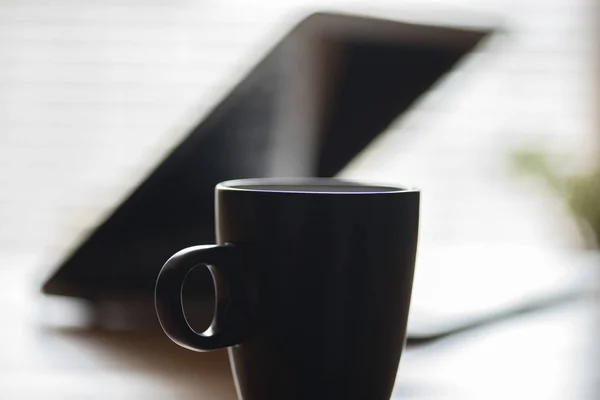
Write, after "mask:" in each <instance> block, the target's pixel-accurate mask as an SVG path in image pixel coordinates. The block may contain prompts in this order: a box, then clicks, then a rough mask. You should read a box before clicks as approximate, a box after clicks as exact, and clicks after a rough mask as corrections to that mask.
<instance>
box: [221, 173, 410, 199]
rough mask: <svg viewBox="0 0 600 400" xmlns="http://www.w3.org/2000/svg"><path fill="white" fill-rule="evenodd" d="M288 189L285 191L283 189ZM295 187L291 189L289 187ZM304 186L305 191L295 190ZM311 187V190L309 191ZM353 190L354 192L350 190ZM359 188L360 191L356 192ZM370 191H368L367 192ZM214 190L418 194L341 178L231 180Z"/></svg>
mask: <svg viewBox="0 0 600 400" xmlns="http://www.w3.org/2000/svg"><path fill="white" fill-rule="evenodd" d="M271 185H272V186H279V187H283V188H273V189H268V188H265V186H271ZM286 186H289V187H290V189H288V190H286V189H285V187H286ZM292 186H294V187H296V188H295V189H291V187H292ZM299 186H300V187H301V186H305V187H306V189H297V187H299ZM319 186H324V187H325V186H338V187H341V188H343V187H348V188H349V189H348V190H315V189H314V188H315V187H319ZM311 187H312V188H313V189H311ZM352 188H354V189H355V190H352ZM357 188H360V189H362V190H356V189H357ZM365 189H367V190H365ZM369 189H370V190H369ZM216 190H225V191H234V192H246V193H273V194H277V193H290V194H299V195H301V194H305V195H306V194H310V195H318V194H320V195H371V196H372V195H389V194H399V193H411V192H419V190H418V189H416V188H413V187H408V186H394V185H387V184H381V185H380V184H376V183H369V182H365V181H361V180H354V179H343V178H310V177H287V178H286V177H268V178H245V179H232V180H227V181H223V182H220V183H218V184H217V186H216Z"/></svg>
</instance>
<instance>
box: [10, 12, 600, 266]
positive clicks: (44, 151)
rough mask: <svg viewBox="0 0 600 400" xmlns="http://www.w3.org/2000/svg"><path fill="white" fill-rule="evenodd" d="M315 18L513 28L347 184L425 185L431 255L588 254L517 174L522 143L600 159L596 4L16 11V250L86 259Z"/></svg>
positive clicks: (353, 169)
mask: <svg viewBox="0 0 600 400" xmlns="http://www.w3.org/2000/svg"><path fill="white" fill-rule="evenodd" d="M315 8H316V9H332V10H356V11H360V12H362V11H364V12H367V13H370V14H372V15H383V16H388V17H393V18H399V19H403V18H408V19H409V20H411V19H416V20H420V21H428V20H432V21H436V18H438V17H439V16H447V15H450V16H452V15H455V16H458V17H459V18H463V19H464V18H466V19H465V21H467V22H470V23H477V22H479V21H476V20H472V19H471V20H469V15H477V14H473V13H474V12H475V13H476V12H481V13H484V14H490V15H492V16H495V17H498V18H499V21H500V22H501V25H502V29H503V30H504V31H505V33H502V34H500V35H498V36H497V37H496V38H495V39H494V40H492V42H491V43H488V44H487V45H485V46H483V47H481V48H480V50H479V52H478V53H477V54H475V55H474V56H473V57H472V58H470V59H469V60H468V62H466V63H465V65H463V66H462V67H461V68H459V70H458V71H457V72H456V73H455V74H453V75H452V76H451V77H450V79H448V80H446V81H444V82H443V83H442V84H441V85H439V86H438V87H437V89H436V90H434V91H432V92H431V93H430V94H429V95H428V96H427V97H426V98H424V99H422V101H421V104H420V105H419V106H418V107H417V108H416V109H415V110H414V112H412V113H409V114H407V115H404V116H403V117H402V118H400V119H399V120H398V121H397V122H396V123H395V124H394V125H393V126H392V128H391V129H390V130H389V132H387V133H386V134H385V135H384V136H382V137H381V139H380V140H378V141H377V143H374V144H373V146H372V147H371V148H370V149H369V151H367V152H366V153H365V154H364V156H362V157H360V158H359V159H358V160H357V161H356V162H355V163H354V165H352V166H350V167H349V168H348V170H347V171H346V172H345V175H347V176H353V177H365V178H369V179H371V180H378V181H392V182H396V181H398V182H405V183H410V184H414V185H417V186H419V187H420V188H422V189H423V193H424V195H423V208H424V213H423V219H422V221H423V222H422V241H421V243H422V244H423V245H424V246H426V245H429V244H453V243H464V242H465V241H468V242H469V243H479V242H485V243H490V242H492V243H495V242H502V243H506V242H514V243H519V244H523V245H528V244H533V245H537V244H543V245H557V246H572V245H574V244H577V242H578V238H577V235H575V234H574V232H575V231H574V229H573V227H572V224H570V222H569V220H568V219H567V218H566V217H565V216H566V213H565V211H564V210H563V209H562V206H561V205H560V204H559V203H558V202H557V201H555V200H553V199H552V198H551V197H548V196H545V193H544V189H543V188H541V187H539V185H538V187H537V188H536V186H535V185H533V184H532V183H531V182H525V181H522V180H516V179H515V177H514V176H511V174H510V173H509V172H508V169H509V168H508V166H507V161H506V160H507V152H508V151H509V150H510V149H511V148H513V147H515V146H517V145H519V144H521V143H527V142H530V141H531V142H537V141H541V142H543V143H545V144H547V145H549V146H550V147H551V149H553V150H554V151H555V152H556V153H557V154H565V155H570V154H571V155H572V154H576V155H577V159H578V160H583V161H585V160H586V159H589V158H590V157H592V156H593V153H592V151H595V150H596V148H595V139H596V138H597V137H598V135H597V128H596V122H597V112H596V110H597V102H596V98H595V90H596V87H597V75H595V72H596V71H597V69H596V66H597V63H596V61H597V55H596V49H597V48H598V41H597V39H596V38H597V35H595V33H596V31H595V29H596V28H595V26H596V25H595V22H596V21H595V20H594V18H595V16H596V15H597V13H596V11H597V5H596V2H594V1H593V0H552V1H548V0H521V1H493V0H480V1H467V0H462V1H461V0H443V1H442V0H440V1H428V2H419V3H418V4H417V3H407V2H401V1H400V2H399V1H394V2H383V1H373V2H369V3H368V5H367V4H366V3H363V2H355V3H353V2H350V3H349V2H343V3H342V2H332V1H318V2H311V1H296V2H275V1H254V2H243V1H237V2H235V1H218V2H217V1H201V2H198V1H184V0H177V1H165V0H136V1H127V0H125V1H112V0H109V1H104V2H100V3H90V2H78V1H75V0H52V1H41V0H12V1H11V0H5V1H3V3H2V7H1V8H0V188H1V190H0V250H1V251H2V253H3V254H5V255H15V256H16V255H23V254H28V256H30V257H40V262H41V258H42V257H45V254H55V255H56V254H60V253H61V252H62V251H64V249H65V248H66V247H69V246H72V245H73V240H74V239H75V238H77V237H78V236H79V235H81V234H82V233H84V232H85V231H86V230H88V229H90V228H91V227H93V226H94V223H95V222H96V221H98V220H99V218H100V217H101V215H102V214H103V213H105V212H107V210H108V209H110V208H111V207H113V206H114V205H115V201H116V200H117V199H119V198H121V197H122V196H124V195H125V194H126V193H127V191H128V190H130V189H131V187H132V185H134V184H135V183H136V181H137V180H138V179H139V178H140V177H142V176H143V175H144V174H145V173H146V172H147V171H148V170H149V169H150V168H152V166H153V165H154V163H155V162H156V161H157V160H158V158H159V157H160V155H162V154H164V153H165V152H166V151H167V150H168V148H169V147H170V146H173V145H175V144H176V142H177V140H178V139H180V138H181V137H182V135H184V134H185V133H186V128H187V127H188V126H190V124H193V123H195V122H196V121H197V120H198V119H199V118H200V116H201V115H203V113H204V112H205V111H206V110H207V108H208V107H210V106H211V105H212V104H213V103H214V101H215V100H216V99H217V98H218V96H220V95H221V94H222V93H223V91H224V90H225V89H226V88H227V87H228V86H229V85H231V84H233V83H234V82H235V79H236V77H238V76H239V75H240V74H241V73H243V72H244V71H245V70H246V69H247V68H249V67H250V66H251V65H252V63H253V62H254V61H255V60H256V59H257V58H259V57H260V55H261V54H262V53H263V52H264V51H265V49H266V46H269V45H270V44H272V43H273V42H274V41H276V40H277V38H278V37H280V36H281V35H283V33H284V32H283V30H284V29H287V28H288V27H289V26H290V24H291V23H292V22H293V21H295V20H297V19H298V18H299V16H300V14H299V13H300V12H305V11H309V10H312V9H315ZM463 12H464V13H466V14H464V15H463V14H461V13H463ZM465 15H466V17H465ZM472 18H473V17H472ZM474 18H477V17H474ZM442 20H443V19H442Z"/></svg>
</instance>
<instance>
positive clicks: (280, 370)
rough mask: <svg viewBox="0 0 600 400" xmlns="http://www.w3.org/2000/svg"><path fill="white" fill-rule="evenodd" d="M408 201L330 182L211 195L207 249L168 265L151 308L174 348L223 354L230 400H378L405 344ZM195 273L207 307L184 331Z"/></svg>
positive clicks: (412, 210) (413, 233) (288, 182)
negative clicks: (199, 321) (204, 284)
mask: <svg viewBox="0 0 600 400" xmlns="http://www.w3.org/2000/svg"><path fill="white" fill-rule="evenodd" d="M419 197H420V194H419V192H418V191H417V190H413V189H402V188H395V187H387V186H374V185H363V184H360V183H356V182H351V181H343V180H336V179H271V178H267V179H249V180H237V181H229V182H224V183H221V184H219V185H217V188H216V221H217V224H216V225H217V244H213V245H202V246H194V247H190V248H187V249H184V250H182V251H180V252H178V253H177V254H175V255H174V256H173V257H171V258H170V259H169V260H168V261H167V263H166V264H165V266H164V267H163V269H162V270H161V273H160V275H159V278H158V280H157V286H156V307H157V313H158V316H159V320H160V322H161V325H162V327H163V329H164V330H165V332H166V333H167V335H169V337H170V338H171V339H173V340H174V341H175V342H176V343H178V344H180V345H182V346H185V347H188V348H190V349H193V350H198V351H206V350H212V349H215V348H220V347H229V355H230V360H231V364H232V370H233V373H234V378H235V383H236V387H237V390H238V396H239V398H240V399H245V400H268V399H277V400H279V399H370V400H384V399H385V400H387V399H389V397H390V395H391V392H392V389H393V386H394V381H395V377H396V371H397V368H398V363H399V360H400V355H401V352H402V349H403V346H404V344H405V340H406V323H407V319H408V310H409V305H410V295H411V290H412V281H413V273H414V262H415V254H416V247H417V236H418V220H419ZM198 265H206V266H207V267H208V268H209V270H210V271H211V273H212V275H213V279H214V282H215V285H216V290H217V296H216V298H217V305H216V310H215V316H214V320H213V323H212V325H211V328H209V330H208V331H207V332H204V333H198V332H195V331H193V330H192V329H191V328H190V326H189V324H188V323H187V320H186V318H185V312H184V311H183V309H182V303H181V285H182V283H183V281H184V280H185V276H186V275H187V273H188V272H189V271H190V270H191V269H193V268H194V267H196V266H198Z"/></svg>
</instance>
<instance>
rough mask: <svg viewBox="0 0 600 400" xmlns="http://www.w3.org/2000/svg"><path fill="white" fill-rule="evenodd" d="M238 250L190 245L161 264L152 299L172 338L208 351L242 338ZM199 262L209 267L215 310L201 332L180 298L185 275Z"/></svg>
mask: <svg viewBox="0 0 600 400" xmlns="http://www.w3.org/2000/svg"><path fill="white" fill-rule="evenodd" d="M238 253H239V251H238V249H237V248H236V247H235V246H233V245H230V244H225V245H203V246H193V247H188V248H186V249H183V250H180V251H178V252H177V253H175V254H174V255H173V256H172V257H171V258H169V259H168V260H167V262H166V263H165V265H163V267H162V269H161V271H160V273H159V274H158V278H157V280H156V288H155V291H154V303H155V306H156V314H157V316H158V320H159V322H160V325H161V327H162V329H163V330H164V331H165V333H166V334H167V336H168V337H169V338H170V339H171V340H172V341H174V342H175V343H177V344H178V345H180V346H182V347H185V348H187V349H190V350H194V351H211V350H216V349H220V348H223V347H227V346H233V345H235V344H238V343H240V342H241V341H243V340H244V338H245V337H246V334H247V328H248V322H247V319H248V316H249V315H248V312H247V310H245V309H244V307H245V306H246V301H245V299H244V282H243V280H244V279H243V278H244V277H243V276H242V271H243V268H240V266H241V265H240V262H239V261H240V257H239V254H238ZM201 265H204V266H206V267H207V268H208V270H209V271H210V273H211V275H212V278H213V283H214V285H215V313H214V316H213V320H212V322H211V324H210V326H209V328H208V329H207V330H206V331H204V332H202V333H200V332H196V331H195V330H194V329H193V328H192V327H191V326H190V324H189V322H188V320H187V318H186V316H185V311H184V309H183V298H182V294H183V293H182V292H183V283H184V281H185V279H186V277H187V275H188V274H189V273H190V271H192V270H193V269H194V268H196V267H198V266H201ZM223 286H225V287H223Z"/></svg>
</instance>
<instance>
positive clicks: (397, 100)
mask: <svg viewBox="0 0 600 400" xmlns="http://www.w3.org/2000/svg"><path fill="white" fill-rule="evenodd" d="M332 22H334V23H332ZM357 23H358V25H357ZM328 27H335V29H329V28H328ZM378 27H384V28H385V31H386V32H387V33H386V34H385V35H381V34H378V35H373V32H377V29H378ZM390 27H392V28H393V27H397V28H398V31H397V32H396V33H394V32H395V31H394V29H391V30H390V29H389V28H390ZM407 31H408V32H410V35H404V34H403V32H404V33H405V32H407ZM488 34H489V31H473V30H459V29H455V28H445V27H431V26H424V25H410V24H403V23H400V22H392V21H382V20H376V19H370V18H363V17H354V16H348V15H335V14H316V15H313V16H311V17H309V18H307V19H306V20H303V21H302V22H301V23H300V24H299V25H298V26H296V27H295V28H294V29H292V30H291V31H290V32H289V34H287V35H286V36H285V37H284V38H283V39H282V40H281V41H280V42H279V43H278V44H277V45H276V46H274V47H273V48H272V49H271V51H270V52H269V53H268V54H267V55H266V56H265V57H264V58H263V59H262V61H260V62H259V63H258V64H257V65H256V66H255V67H254V68H253V69H252V70H251V71H250V72H249V73H248V74H247V75H246V76H245V77H244V78H243V79H242V80H241V81H240V82H239V84H237V85H236V86H235V87H234V89H233V90H231V91H230V92H229V93H228V94H227V95H226V96H225V97H224V98H223V99H222V100H221V101H220V102H219V103H218V104H217V105H216V107H215V108H214V109H213V110H212V112H211V113H209V115H208V116H207V117H206V118H204V119H203V120H202V121H199V123H198V124H197V125H196V126H195V127H194V128H193V129H192V130H191V131H190V132H189V134H188V135H187V136H186V138H185V139H184V140H183V141H182V142H181V143H180V144H179V145H178V146H176V147H175V149H174V150H173V151H172V152H171V153H170V154H168V155H166V156H165V157H164V158H163V159H162V160H160V162H159V163H157V165H156V166H155V168H154V170H153V172H152V173H151V174H149V175H148V176H147V178H145V179H144V180H143V181H142V182H138V183H135V190H133V191H132V193H131V195H130V196H129V197H128V198H127V199H125V200H124V201H123V202H122V203H120V204H119V205H118V206H117V207H116V208H115V209H114V211H113V212H112V214H111V215H109V216H108V217H107V218H106V219H105V220H104V221H102V222H101V223H100V224H99V225H98V226H97V227H96V228H95V229H94V230H93V231H92V233H91V234H90V235H89V236H88V237H86V238H84V239H83V240H82V241H81V243H79V244H78V245H77V246H76V247H75V249H74V251H72V252H71V253H70V254H68V255H67V256H66V257H65V258H64V260H63V261H62V262H61V263H60V265H58V266H57V268H56V269H55V270H53V272H52V274H51V276H50V277H49V278H48V280H47V281H46V283H45V284H44V287H43V290H44V292H46V293H50V294H61V295H69V296H76V297H83V298H90V299H106V298H121V297H130V296H132V295H133V296H137V295H144V296H152V294H153V290H154V284H155V280H156V276H157V274H158V271H159V270H160V268H161V266H162V264H163V263H164V262H165V261H166V259H167V258H169V257H170V256H171V255H172V254H173V253H175V252H176V251H178V250H180V249H182V248H184V247H187V246H191V245H197V244H205V243H213V242H214V211H213V207H214V186H215V185H216V183H218V182H220V181H223V180H230V179H238V178H247V177H268V176H282V175H285V176H322V177H328V176H335V175H336V174H337V173H338V172H339V171H340V170H341V169H342V168H344V166H346V165H347V164H348V163H349V162H350V161H351V160H352V159H353V158H354V157H355V156H356V155H357V154H358V153H360V152H361V151H362V150H363V149H364V148H365V147H367V146H368V144H369V143H370V142H371V141H372V140H373V139H374V138H376V137H377V136H378V135H379V134H380V133H382V132H383V131H385V129H386V128H387V126H388V125H390V124H391V123H392V122H393V120H395V119H396V118H397V117H398V116H399V115H401V114H402V113H403V112H405V111H407V110H408V109H409V108H410V107H411V105H412V104H413V103H414V102H415V100H417V99H418V98H419V97H420V96H422V95H423V94H424V93H426V92H427V90H428V89H429V88H430V87H431V86H432V85H433V84H434V83H435V82H436V81H438V80H439V79H440V78H441V77H442V76H443V75H445V74H446V73H448V72H449V71H450V70H451V69H452V68H453V67H454V66H455V64H456V63H457V61H459V60H460V59H461V58H462V57H464V56H465V55H467V54H468V53H469V52H470V51H471V50H472V49H473V48H474V47H475V46H476V45H477V44H478V43H479V42H480V41H481V40H482V39H483V38H485V37H486V36H487V35H488ZM206 281H207V285H210V287H207V288H204V289H206V292H207V293H212V282H211V281H210V280H206ZM204 289H203V288H198V292H199V293H202V292H203V290H204Z"/></svg>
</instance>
